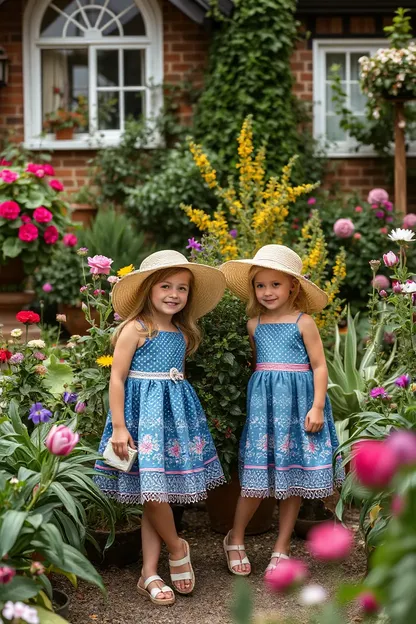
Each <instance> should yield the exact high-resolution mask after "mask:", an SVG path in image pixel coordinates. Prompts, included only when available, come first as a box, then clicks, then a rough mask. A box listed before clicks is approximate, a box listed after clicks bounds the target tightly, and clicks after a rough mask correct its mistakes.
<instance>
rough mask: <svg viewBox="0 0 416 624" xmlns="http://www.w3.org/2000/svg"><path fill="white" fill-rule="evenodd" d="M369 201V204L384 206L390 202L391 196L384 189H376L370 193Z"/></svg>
mask: <svg viewBox="0 0 416 624" xmlns="http://www.w3.org/2000/svg"><path fill="white" fill-rule="evenodd" d="M367 201H368V203H369V204H384V202H387V201H389V194H388V193H387V191H385V190H384V189H380V188H375V189H373V190H372V191H370V192H369V194H368V197H367Z"/></svg>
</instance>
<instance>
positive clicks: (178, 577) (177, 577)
mask: <svg viewBox="0 0 416 624" xmlns="http://www.w3.org/2000/svg"><path fill="white" fill-rule="evenodd" d="M182 541H183V543H184V544H185V548H186V555H185V557H183V558H182V559H178V560H173V559H171V558H169V565H170V566H171V567H172V568H178V567H179V566H182V565H185V564H186V563H187V564H189V567H190V568H191V569H190V571H189V572H179V574H172V573H171V575H170V580H171V581H172V583H175V582H176V581H191V587H190V588H189V589H186V590H183V589H179V588H178V587H176V585H174V587H175V590H176V591H177V592H178V594H184V595H186V594H190V593H191V592H193V590H194V587H195V574H194V571H193V568H192V564H191V555H190V549H189V544H188V542H187V541H186V540H184V539H183V540H182Z"/></svg>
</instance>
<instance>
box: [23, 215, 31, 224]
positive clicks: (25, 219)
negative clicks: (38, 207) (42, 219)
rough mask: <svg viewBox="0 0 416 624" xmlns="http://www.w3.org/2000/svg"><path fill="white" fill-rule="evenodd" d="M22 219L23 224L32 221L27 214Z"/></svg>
mask: <svg viewBox="0 0 416 624" xmlns="http://www.w3.org/2000/svg"><path fill="white" fill-rule="evenodd" d="M20 218H21V219H22V221H23V223H31V221H32V220H31V218H30V217H29V215H27V214H23V215H22V216H21V217H20Z"/></svg>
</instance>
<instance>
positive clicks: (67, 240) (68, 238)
mask: <svg viewBox="0 0 416 624" xmlns="http://www.w3.org/2000/svg"><path fill="white" fill-rule="evenodd" d="M62 242H63V244H64V245H66V247H75V245H76V244H77V243H78V239H77V237H76V236H75V234H65V236H64V237H63V239H62Z"/></svg>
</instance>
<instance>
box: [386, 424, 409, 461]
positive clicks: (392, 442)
mask: <svg viewBox="0 0 416 624" xmlns="http://www.w3.org/2000/svg"><path fill="white" fill-rule="evenodd" d="M386 446H387V447H388V448H389V449H391V450H392V451H393V453H395V454H396V457H397V462H398V464H399V466H403V465H406V464H409V465H413V464H416V434H415V433H413V432H412V431H404V430H401V431H393V433H391V434H390V435H389V437H388V438H386Z"/></svg>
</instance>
